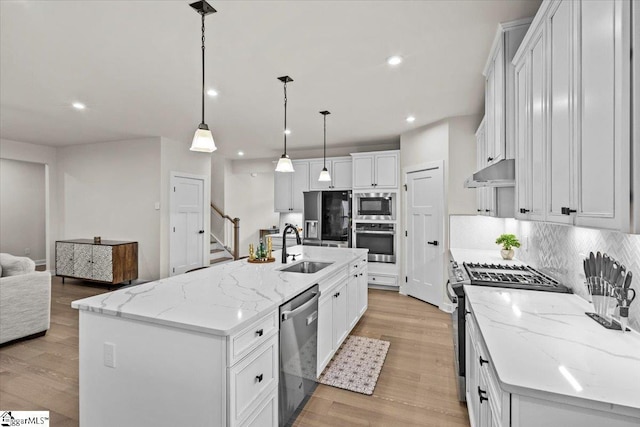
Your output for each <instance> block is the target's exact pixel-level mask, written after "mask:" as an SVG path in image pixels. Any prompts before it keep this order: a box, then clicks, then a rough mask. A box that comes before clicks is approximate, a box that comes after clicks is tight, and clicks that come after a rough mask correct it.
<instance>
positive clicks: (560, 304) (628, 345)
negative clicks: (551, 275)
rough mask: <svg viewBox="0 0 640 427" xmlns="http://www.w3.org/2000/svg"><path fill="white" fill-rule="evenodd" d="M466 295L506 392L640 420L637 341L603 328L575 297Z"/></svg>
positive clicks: (504, 292)
mask: <svg viewBox="0 0 640 427" xmlns="http://www.w3.org/2000/svg"><path fill="white" fill-rule="evenodd" d="M464 290H465V294H466V296H467V298H468V301H469V303H470V306H471V310H472V312H473V314H474V316H475V318H476V320H477V323H478V327H479V329H480V333H481V335H482V337H483V339H484V342H485V343H486V345H487V349H488V351H489V356H490V358H491V360H492V364H493V367H494V368H495V370H496V373H497V375H498V377H499V380H500V382H501V383H502V385H503V388H504V390H505V391H509V392H513V393H519V394H526V395H534V396H535V395H537V394H539V393H540V392H542V393H543V394H549V393H551V394H553V395H554V396H555V399H557V398H561V397H563V398H565V399H566V398H569V399H572V400H574V402H576V401H575V399H577V400H583V401H586V402H585V403H586V404H601V403H604V404H606V405H611V406H607V407H608V408H610V409H613V410H617V411H621V412H623V413H626V414H627V415H632V416H635V417H640V334H638V333H637V332H627V333H624V334H623V333H622V332H621V331H613V330H609V329H605V328H604V327H602V326H600V325H599V324H597V323H596V322H594V321H593V320H591V319H590V318H589V317H587V316H586V315H585V312H593V311H594V310H593V306H592V305H591V304H590V303H589V302H587V301H585V300H584V299H582V298H580V297H579V296H578V295H574V294H557V293H551V292H535V291H528V290H516V289H499V288H492V287H484V286H465V287H464ZM615 408H617V409H615Z"/></svg>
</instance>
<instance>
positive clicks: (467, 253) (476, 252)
mask: <svg viewBox="0 0 640 427" xmlns="http://www.w3.org/2000/svg"><path fill="white" fill-rule="evenodd" d="M449 251H450V252H451V256H452V257H453V259H454V260H456V262H457V263H458V264H461V263H463V262H484V263H489V264H516V265H522V264H524V263H523V262H522V261H519V260H518V259H517V258H514V259H512V260H505V259H502V256H501V255H500V247H499V246H498V245H496V249H495V250H486V249H463V248H451V249H449Z"/></svg>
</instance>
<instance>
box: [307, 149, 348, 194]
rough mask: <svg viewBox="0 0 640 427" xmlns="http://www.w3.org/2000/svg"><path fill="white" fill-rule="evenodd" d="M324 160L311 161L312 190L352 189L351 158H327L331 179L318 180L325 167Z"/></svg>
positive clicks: (310, 178)
mask: <svg viewBox="0 0 640 427" xmlns="http://www.w3.org/2000/svg"><path fill="white" fill-rule="evenodd" d="M324 165H325V162H324V160H322V159H320V160H313V161H310V162H309V189H310V190H312V191H313V190H351V174H352V172H351V158H350V157H344V158H331V159H327V161H326V165H327V170H328V171H329V174H330V175H331V181H318V177H319V176H320V172H321V171H322V168H324Z"/></svg>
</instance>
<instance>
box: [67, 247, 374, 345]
mask: <svg viewBox="0 0 640 427" xmlns="http://www.w3.org/2000/svg"><path fill="white" fill-rule="evenodd" d="M288 252H289V253H299V254H300V256H297V257H296V262H298V261H300V260H313V261H323V262H331V263H332V264H331V265H330V266H328V267H326V268H324V269H323V270H320V271H319V272H317V273H313V274H302V273H288V272H283V271H280V269H281V268H285V267H286V266H287V265H292V264H294V262H291V261H289V263H288V264H282V263H281V262H280V251H276V252H274V256H275V258H276V261H275V262H273V263H269V264H250V263H249V262H247V260H246V259H243V260H239V261H234V262H231V263H227V264H223V265H220V266H214V267H210V268H205V269H202V270H197V271H193V272H191V273H186V274H180V275H177V276H173V277H168V278H166V279H161V280H158V281H155V282H149V283H144V284H141V285H137V286H132V287H127V288H123V289H120V290H116V291H114V292H109V293H107V294H101V295H96V296H94V297H90V298H85V299H81V300H77V301H73V302H72V303H71V306H72V307H73V308H76V309H78V310H85V311H89V312H94V313H100V314H103V315H111V316H117V317H122V318H128V319H133V320H140V321H144V322H150V323H156V324H160V325H166V326H172V327H177V328H182V329H188V330H193V331H198V332H204V333H208V334H214V335H230V334H233V333H234V332H236V331H239V330H241V329H242V328H243V327H244V326H246V325H248V324H249V323H250V322H252V321H254V320H257V319H259V318H260V317H262V316H264V315H266V314H267V313H269V312H271V311H273V310H275V309H277V308H278V307H279V306H280V305H281V304H282V303H284V302H286V301H288V300H289V299H291V298H293V297H295V296H296V295H298V294H300V293H301V292H303V291H305V290H307V289H308V288H310V287H311V286H313V285H314V284H316V283H318V282H319V281H321V280H323V279H325V278H329V277H331V276H332V275H333V274H335V273H337V272H338V271H339V270H340V269H341V268H344V267H346V266H347V265H348V264H349V263H350V262H352V261H355V260H356V259H358V258H359V257H362V256H365V255H366V254H367V252H368V250H367V249H355V248H353V249H352V248H350V249H338V248H324V247H313V246H294V247H292V248H288Z"/></svg>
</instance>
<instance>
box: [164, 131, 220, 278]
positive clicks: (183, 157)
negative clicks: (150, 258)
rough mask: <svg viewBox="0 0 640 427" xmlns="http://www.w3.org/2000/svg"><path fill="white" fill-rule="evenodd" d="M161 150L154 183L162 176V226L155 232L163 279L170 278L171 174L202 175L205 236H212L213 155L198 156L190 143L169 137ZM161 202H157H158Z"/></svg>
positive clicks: (205, 248) (206, 245)
mask: <svg viewBox="0 0 640 427" xmlns="http://www.w3.org/2000/svg"><path fill="white" fill-rule="evenodd" d="M161 140H162V142H161V151H160V162H159V164H160V171H159V174H158V175H156V176H155V177H154V178H155V182H156V185H157V184H158V176H160V187H159V188H158V190H159V191H160V198H159V200H160V224H159V227H158V228H157V229H156V235H157V236H158V237H159V239H160V244H159V250H160V255H159V259H160V277H167V276H168V275H169V261H170V253H169V237H170V234H169V231H170V230H169V223H170V205H169V197H170V189H169V187H170V178H171V172H180V173H185V174H190V175H200V176H202V177H203V178H204V213H205V221H204V232H205V236H209V233H210V221H209V220H208V218H209V211H210V210H211V207H210V204H211V154H208V153H198V152H194V151H190V150H189V146H190V145H189V144H188V143H182V142H178V141H173V140H171V139H168V138H161ZM157 200H158V199H157ZM202 250H203V253H204V260H205V264H206V263H207V262H208V261H207V260H208V259H209V241H208V239H206V238H205V242H204V246H203V248H202Z"/></svg>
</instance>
